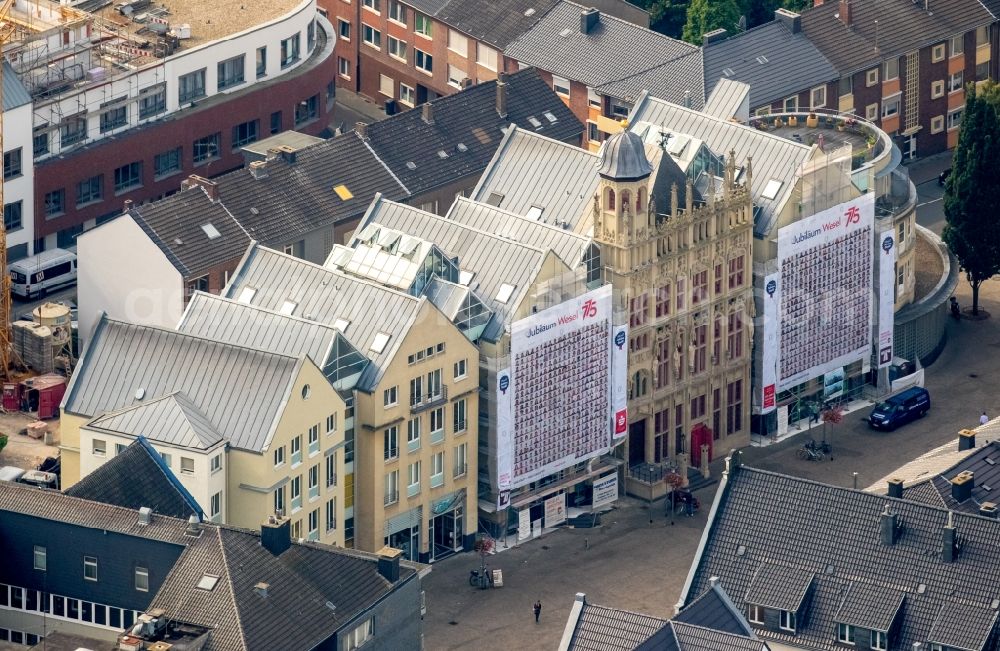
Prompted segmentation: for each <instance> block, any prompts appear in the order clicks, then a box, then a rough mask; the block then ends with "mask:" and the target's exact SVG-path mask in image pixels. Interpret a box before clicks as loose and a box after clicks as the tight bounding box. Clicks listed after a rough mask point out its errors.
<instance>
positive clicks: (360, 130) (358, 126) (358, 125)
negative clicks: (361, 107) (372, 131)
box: [354, 122, 368, 140]
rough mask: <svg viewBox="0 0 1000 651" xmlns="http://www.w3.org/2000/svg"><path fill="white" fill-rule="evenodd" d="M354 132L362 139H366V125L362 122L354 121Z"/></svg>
mask: <svg viewBox="0 0 1000 651" xmlns="http://www.w3.org/2000/svg"><path fill="white" fill-rule="evenodd" d="M354 132H355V133H356V134H358V137H359V138H361V139H362V140H368V125H367V124H365V123H364V122H355V123H354Z"/></svg>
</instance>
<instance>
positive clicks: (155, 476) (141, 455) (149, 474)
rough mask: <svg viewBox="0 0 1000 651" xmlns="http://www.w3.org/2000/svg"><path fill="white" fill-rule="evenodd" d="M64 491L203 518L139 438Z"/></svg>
mask: <svg viewBox="0 0 1000 651" xmlns="http://www.w3.org/2000/svg"><path fill="white" fill-rule="evenodd" d="M66 494H67V495H70V496H72V497H78V498H81V499H84V500H90V501H93V502H100V503H102V504H110V505H113V506H120V507H123V508H126V509H132V510H133V511H138V510H139V509H140V508H142V507H144V506H145V507H148V508H150V509H152V510H153V512H154V513H159V514H161V515H167V516H170V517H172V518H179V519H181V520H187V519H188V518H189V517H190V516H192V515H197V516H198V518H199V519H201V518H203V517H204V511H203V510H202V508H201V507H200V506H199V505H198V502H197V500H195V499H194V497H192V495H191V494H190V493H189V492H188V491H187V490H185V488H184V487H183V486H182V485H181V483H180V481H179V480H178V479H177V477H176V476H175V475H174V474H173V472H171V470H170V468H168V467H167V466H166V464H165V463H163V459H162V458H161V457H160V455H159V454H158V453H157V452H156V450H154V449H153V447H152V446H151V445H149V443H147V442H146V439H145V438H142V437H139V438H137V439H136V440H135V441H134V442H132V444H131V445H129V446H128V447H127V448H125V450H124V451H123V452H121V453H119V454H116V455H115V456H114V457H112V458H111V459H108V461H107V462H105V463H104V464H103V465H101V466H100V467H99V468H97V470H95V471H93V472H92V473H90V474H89V475H87V476H86V477H84V478H83V479H81V480H80V481H79V482H77V483H76V484H73V485H72V486H71V487H69V488H68V489H66Z"/></svg>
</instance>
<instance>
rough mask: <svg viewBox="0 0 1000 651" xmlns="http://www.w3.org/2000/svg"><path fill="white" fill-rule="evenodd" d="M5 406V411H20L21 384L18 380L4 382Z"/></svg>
mask: <svg viewBox="0 0 1000 651" xmlns="http://www.w3.org/2000/svg"><path fill="white" fill-rule="evenodd" d="M3 408H4V410H5V411H19V410H20V409H21V385H20V384H17V383H16V382H4V385H3Z"/></svg>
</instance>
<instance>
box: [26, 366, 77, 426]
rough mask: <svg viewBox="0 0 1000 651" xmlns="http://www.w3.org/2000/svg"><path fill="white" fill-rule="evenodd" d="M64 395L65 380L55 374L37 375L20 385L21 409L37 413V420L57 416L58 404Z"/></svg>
mask: <svg viewBox="0 0 1000 651" xmlns="http://www.w3.org/2000/svg"><path fill="white" fill-rule="evenodd" d="M64 393H66V378H64V377H63V376H61V375H56V374H55V373H50V374H48V375H39V376H38V377H35V378H31V379H28V380H25V381H23V382H22V383H21V395H22V398H21V405H22V406H21V408H22V409H23V410H24V411H37V412H38V418H39V419H45V418H55V417H56V416H58V415H59V403H60V402H62V398H63V394H64Z"/></svg>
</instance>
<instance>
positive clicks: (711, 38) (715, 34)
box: [701, 27, 728, 47]
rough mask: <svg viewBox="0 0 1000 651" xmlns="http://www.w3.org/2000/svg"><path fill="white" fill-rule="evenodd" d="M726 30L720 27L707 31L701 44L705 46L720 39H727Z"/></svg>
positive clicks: (702, 37)
mask: <svg viewBox="0 0 1000 651" xmlns="http://www.w3.org/2000/svg"><path fill="white" fill-rule="evenodd" d="M727 33H728V32H726V30H725V29H724V28H722V27H720V28H719V29H713V30H712V31H710V32H705V33H704V34H702V35H701V44H702V46H704V47H708V46H709V45H711V44H712V43H718V42H719V41H724V40H726V34H727Z"/></svg>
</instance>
